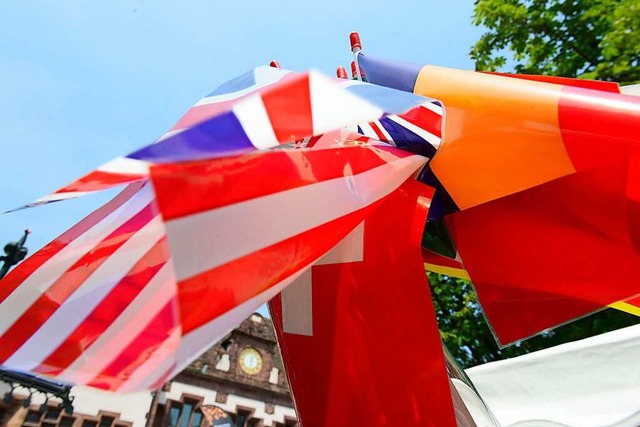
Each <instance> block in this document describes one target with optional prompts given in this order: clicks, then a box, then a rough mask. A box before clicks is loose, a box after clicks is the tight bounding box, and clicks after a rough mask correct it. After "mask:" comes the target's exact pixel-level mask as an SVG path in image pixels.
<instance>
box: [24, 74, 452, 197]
mask: <svg viewBox="0 0 640 427" xmlns="http://www.w3.org/2000/svg"><path fill="white" fill-rule="evenodd" d="M394 113H406V114H401V115H400V116H396V115H394ZM389 114H390V115H389ZM383 115H384V116H385V117H386V116H387V115H389V117H388V120H387V119H383V122H384V123H385V124H384V125H380V128H383V129H384V128H386V129H388V132H390V133H391V134H392V135H393V140H394V141H395V145H397V146H398V147H400V148H411V150H410V151H412V152H415V153H418V154H421V155H425V156H430V155H433V153H434V152H435V149H436V148H437V146H438V144H439V141H440V126H441V125H440V122H441V116H442V108H441V106H440V105H439V104H438V103H437V102H435V101H433V100H430V99H428V98H425V97H422V96H418V95H414V94H408V93H404V92H400V91H396V90H391V89H388V88H384V87H377V86H374V85H370V84H367V83H364V82H357V81H345V80H341V79H328V78H326V77H324V76H322V75H321V74H320V73H318V72H313V71H312V72H309V73H295V72H290V71H286V70H282V69H277V68H272V67H258V68H256V69H255V70H253V71H252V72H249V73H246V74H244V75H242V76H240V77H238V78H236V79H234V80H232V81H230V82H227V83H225V84H223V85H222V86H220V87H219V88H218V89H216V90H215V91H214V92H212V93H211V94H210V95H209V96H207V97H205V98H203V99H202V100H200V101H199V102H198V103H197V104H196V105H195V106H194V107H192V108H191V109H190V110H189V111H188V112H187V113H186V114H185V115H184V116H183V117H182V118H181V119H180V120H179V121H178V123H176V125H175V126H174V127H173V128H172V129H171V130H170V131H169V132H167V133H166V134H165V135H163V136H162V137H161V138H160V139H159V140H158V141H156V142H154V143H153V144H150V145H148V146H146V147H144V148H142V149H140V150H137V151H135V152H133V153H130V154H128V155H127V156H124V157H120V158H117V159H114V160H112V161H110V162H107V163H106V164H104V165H102V166H100V167H99V168H98V169H96V170H95V171H92V172H90V173H88V174H87V175H85V176H83V177H81V178H80V179H78V180H76V181H74V182H73V183H71V184H69V185H67V186H65V187H63V188H61V189H59V190H57V191H56V192H54V193H52V194H49V195H47V196H45V197H42V198H40V199H38V200H36V201H35V202H33V203H30V204H28V205H26V206H23V207H22V208H25V207H32V206H37V205H41V204H46V203H51V202H56V201H60V200H65V199H69V198H74V197H78V196H82V195H85V194H89V193H92V192H95V191H101V190H104V189H108V188H112V187H115V186H120V185H123V184H127V183H131V182H136V181H140V180H145V179H148V175H149V167H150V165H152V164H156V163H166V162H173V161H188V160H198V159H203V158H214V157H222V156H227V155H234V154H240V153H243V152H248V151H255V150H261V149H269V148H273V147H277V146H279V145H281V144H286V143H291V142H294V141H295V140H298V139H303V138H305V137H312V136H320V135H322V134H323V133H325V132H328V131H332V130H336V129H340V128H342V127H344V126H346V125H352V124H354V123H362V126H366V123H367V122H369V121H373V120H377V119H379V118H380V117H382V116H383ZM356 126H357V125H356ZM383 126H384V127H383ZM421 126H422V128H421ZM354 130H355V128H354ZM385 132H387V131H385ZM373 136H374V137H375V138H376V139H379V138H378V136H376V134H374V135H373ZM390 139H391V137H389V139H383V141H387V142H391V141H389V140H390ZM20 209H21V208H20Z"/></svg>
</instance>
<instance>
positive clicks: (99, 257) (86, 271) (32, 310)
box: [0, 203, 157, 362]
mask: <svg viewBox="0 0 640 427" xmlns="http://www.w3.org/2000/svg"><path fill="white" fill-rule="evenodd" d="M156 215H157V211H156V207H155V205H154V204H153V203H149V204H148V205H147V206H146V207H145V208H144V209H142V210H141V211H140V212H138V213H137V214H136V215H135V216H133V217H132V218H131V219H129V220H128V221H127V222H125V223H124V224H122V225H121V226H120V227H118V228H117V229H116V230H115V231H113V232H112V233H111V234H110V235H109V236H107V237H106V238H104V239H103V240H102V241H101V242H100V243H98V245H96V246H95V247H94V248H92V249H91V250H90V251H89V252H87V253H86V254H84V255H83V256H82V257H81V258H80V259H79V260H77V261H76V262H75V263H74V264H73V265H72V266H71V267H70V268H69V269H68V270H67V271H66V272H65V273H64V274H63V275H62V276H61V277H59V278H58V279H57V280H56V281H55V282H54V283H53V284H52V285H51V286H50V287H49V289H47V290H46V291H45V292H44V293H43V294H42V295H41V296H40V298H38V299H37V300H36V302H34V303H33V305H31V307H29V308H28V309H27V310H26V311H25V312H24V313H23V314H22V316H20V317H19V318H18V320H16V322H15V323H14V324H13V325H11V327H10V328H9V329H8V330H7V331H6V332H5V333H4V335H2V337H0V343H1V344H2V345H0V361H2V362H4V361H6V360H7V359H8V358H9V357H10V356H11V354H13V353H14V352H15V351H16V350H17V349H18V348H20V347H21V346H22V345H23V344H24V343H25V342H26V341H27V340H28V339H29V337H30V336H31V335H33V334H34V333H35V332H36V331H37V330H38V329H39V328H40V327H41V326H42V325H43V324H44V323H45V322H46V321H47V320H48V319H49V318H50V317H51V316H52V315H53V313H55V311H56V310H57V309H58V308H59V307H60V306H61V305H62V304H64V302H65V301H66V300H67V298H69V296H71V294H73V292H75V291H76V290H77V289H78V288H79V287H80V286H81V285H82V284H83V283H84V282H85V281H86V280H87V278H88V277H89V276H91V275H92V274H93V273H94V272H95V271H96V270H97V269H98V267H100V266H101V265H102V264H103V263H104V262H105V261H106V260H107V259H108V258H109V257H110V256H111V255H113V253H114V252H115V251H117V250H118V249H119V248H120V247H121V246H122V245H123V244H124V243H126V242H127V241H128V240H129V239H130V238H131V237H132V236H133V235H134V234H135V233H136V232H138V230H140V229H141V228H142V227H143V226H144V225H146V224H147V223H148V222H149V221H150V220H151V219H152V218H154V217H155V216H156Z"/></svg>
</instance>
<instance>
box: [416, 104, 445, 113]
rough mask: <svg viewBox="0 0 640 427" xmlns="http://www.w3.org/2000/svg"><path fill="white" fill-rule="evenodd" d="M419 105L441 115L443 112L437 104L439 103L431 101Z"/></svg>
mask: <svg viewBox="0 0 640 427" xmlns="http://www.w3.org/2000/svg"><path fill="white" fill-rule="evenodd" d="M420 106H421V107H424V108H426V109H427V110H431V111H433V112H434V113H436V114H438V115H439V116H441V115H442V114H443V110H442V107H441V106H439V105H436V104H434V103H433V102H426V103H424V104H421V105H420Z"/></svg>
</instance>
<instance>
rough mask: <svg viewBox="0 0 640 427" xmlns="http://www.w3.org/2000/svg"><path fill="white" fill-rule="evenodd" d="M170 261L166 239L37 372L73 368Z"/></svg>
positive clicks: (51, 371) (155, 247) (115, 288)
mask: <svg viewBox="0 0 640 427" xmlns="http://www.w3.org/2000/svg"><path fill="white" fill-rule="evenodd" d="M168 259H169V248H168V246H167V240H166V237H163V238H162V239H160V240H159V241H158V242H157V243H156V244H155V245H154V246H153V247H152V248H151V249H150V250H149V251H148V252H147V253H146V254H145V255H144V256H143V257H142V258H141V259H140V261H138V263H137V264H136V265H135V266H134V267H133V268H132V269H131V270H130V271H129V272H128V273H127V275H126V276H125V277H124V278H123V279H122V280H121V281H120V282H119V283H118V284H117V285H116V286H115V287H114V288H113V289H112V290H111V292H109V294H108V295H107V296H106V297H105V298H104V299H103V300H102V301H101V302H100V304H98V306H97V307H96V308H95V309H94V310H93V312H92V313H91V314H90V315H89V316H87V318H86V319H85V320H84V321H83V322H82V323H81V324H80V325H78V327H77V328H76V329H75V330H74V331H73V332H72V333H71V334H70V335H69V337H67V339H66V340H65V341H64V342H63V343H62V344H60V346H58V348H56V349H55V350H54V351H53V352H52V353H51V354H50V355H49V356H48V357H47V358H46V359H45V360H44V361H43V362H42V364H41V365H40V366H39V367H38V368H36V369H35V370H36V371H37V372H40V373H46V374H49V375H55V374H58V373H60V372H62V371H63V370H64V369H66V368H67V367H68V366H69V365H71V363H73V362H74V361H75V360H76V359H77V358H78V357H79V356H80V355H81V354H82V353H83V352H84V351H86V349H87V348H89V347H90V346H91V345H92V344H93V343H94V342H95V341H96V340H97V339H98V338H99V337H100V335H102V334H103V333H104V331H106V330H107V328H108V327H109V326H111V324H112V323H113V322H114V321H115V320H116V319H117V318H118V316H120V314H121V313H122V312H123V311H124V310H125V309H126V308H127V306H128V305H129V304H131V301H133V300H134V299H135V298H136V297H137V296H138V295H139V294H140V292H142V290H143V289H144V288H145V287H146V286H147V285H148V284H149V282H150V281H151V279H153V277H154V276H155V275H156V273H157V272H158V271H159V270H160V269H161V268H162V267H163V266H164V265H165V264H166V263H167V261H168Z"/></svg>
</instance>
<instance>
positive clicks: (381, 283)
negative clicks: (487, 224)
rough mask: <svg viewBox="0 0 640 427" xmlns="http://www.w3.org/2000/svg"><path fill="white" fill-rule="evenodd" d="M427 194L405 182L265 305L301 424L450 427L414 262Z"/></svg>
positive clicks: (425, 291)
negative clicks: (269, 314)
mask: <svg viewBox="0 0 640 427" xmlns="http://www.w3.org/2000/svg"><path fill="white" fill-rule="evenodd" d="M432 194H433V190H432V189H431V188H429V187H427V186H425V185H424V184H420V183H418V182H416V181H408V182H406V183H405V184H404V185H403V186H401V187H400V189H399V190H398V191H396V192H394V193H392V194H391V195H389V196H388V197H386V198H385V199H384V200H383V201H382V204H381V205H380V206H379V207H378V208H377V209H376V211H375V212H374V213H373V214H372V215H370V216H369V217H367V218H366V219H365V220H364V221H363V222H362V223H360V224H359V225H358V226H357V227H356V228H355V229H354V230H353V231H352V232H351V233H350V234H349V235H347V236H346V237H345V238H344V239H343V240H342V241H341V242H340V243H339V244H338V245H336V246H334V248H333V249H332V250H331V251H330V252H329V253H327V254H326V255H325V256H324V257H322V258H321V259H320V260H318V261H316V262H315V263H314V265H313V266H312V267H311V268H310V269H309V270H307V271H306V272H305V273H304V274H303V275H301V276H300V277H299V278H297V279H296V280H295V281H294V282H293V283H292V284H291V285H290V286H289V287H288V288H286V289H285V290H284V291H283V292H282V294H281V295H280V296H278V297H276V298H274V299H273V300H272V301H271V302H270V305H269V306H270V310H271V314H272V318H273V320H274V325H275V327H276V332H277V335H278V344H279V346H280V349H281V351H282V357H283V361H284V364H285V368H286V369H287V372H288V373H289V385H290V387H291V390H292V392H293V395H294V397H295V402H296V408H297V409H298V412H299V417H300V423H301V424H302V425H305V426H310V427H315V426H317V427H320V426H331V425H349V424H353V425H377V426H381V427H382V426H390V427H391V426H398V425H411V426H433V427H435V426H442V427H445V426H451V427H453V426H456V425H457V424H456V419H455V417H454V411H453V407H452V400H451V395H450V394H449V393H448V392H447V390H448V389H449V379H448V378H447V375H446V369H445V363H444V356H443V353H442V348H441V341H440V335H439V333H438V329H437V324H436V319H435V315H434V311H433V307H432V303H431V295H430V293H429V286H428V284H427V280H426V276H425V274H424V270H423V268H422V266H421V262H420V261H421V253H420V248H419V242H420V239H421V237H422V229H423V225H424V221H425V220H426V215H427V210H428V206H429V203H430V198H431V195H432ZM396 218H402V220H394V219H396ZM443 390H444V391H445V392H443Z"/></svg>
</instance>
